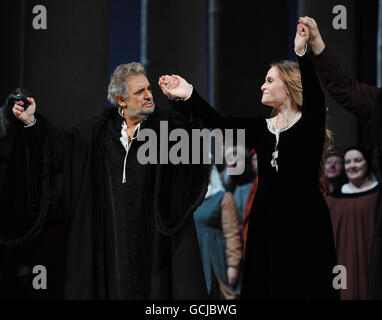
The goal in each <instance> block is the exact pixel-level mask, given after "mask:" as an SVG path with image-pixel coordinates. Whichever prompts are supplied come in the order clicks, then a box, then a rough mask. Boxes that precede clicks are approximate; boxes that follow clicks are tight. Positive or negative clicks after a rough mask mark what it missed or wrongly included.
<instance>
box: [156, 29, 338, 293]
mask: <svg viewBox="0 0 382 320" xmlns="http://www.w3.org/2000/svg"><path fill="white" fill-rule="evenodd" d="M308 37H309V34H308V30H307V28H304V27H302V26H301V25H299V26H298V32H297V34H296V38H295V50H296V53H298V54H302V53H303V52H304V49H305V47H306V42H307V39H308ZM299 65H300V68H299ZM299 65H298V64H296V63H294V62H290V61H281V62H278V63H275V64H272V65H271V68H270V69H269V71H268V73H267V75H266V77H265V83H264V84H263V86H262V87H261V90H262V91H263V97H262V103H263V104H265V105H267V106H270V107H273V108H274V113H273V114H274V116H273V117H272V118H270V119H264V118H262V117H261V116H257V117H246V118H235V117H226V116H223V115H221V114H219V113H217V112H216V111H215V110H214V109H213V108H211V107H210V106H209V105H208V104H207V103H206V102H205V101H204V100H203V99H202V98H201V97H200V96H199V95H198V94H197V93H196V91H195V90H193V89H192V87H191V86H190V85H189V84H188V83H187V82H186V81H185V80H184V79H183V78H181V77H179V76H162V77H161V78H160V79H159V85H160V86H161V88H162V91H163V92H164V93H165V94H166V95H167V96H168V97H169V98H170V99H176V98H180V99H186V101H183V102H179V101H176V100H174V103H176V104H179V103H181V104H183V105H184V107H189V108H190V110H191V112H193V113H194V115H195V116H196V117H199V118H201V119H203V120H204V125H205V126H206V127H209V128H233V129H239V128H243V129H245V130H246V144H247V145H248V147H250V148H254V149H255V150H256V151H257V155H258V176H259V185H258V190H257V193H256V196H255V198H254V201H253V205H252V209H251V215H250V216H251V218H250V221H249V227H248V238H247V244H246V245H247V247H246V251H245V260H244V274H243V281H242V290H241V298H242V299H337V298H338V292H337V291H336V290H335V289H334V288H333V286H332V281H333V277H334V275H333V274H332V270H333V267H334V266H335V265H336V255H335V249H334V240H333V234H332V225H331V221H330V215H329V210H328V207H327V205H326V202H325V199H324V198H323V196H322V194H321V191H320V182H319V172H320V162H321V155H322V152H323V148H324V144H325V122H326V108H325V103H324V95H323V93H322V90H321V88H320V85H319V82H318V80H317V77H316V75H315V72H314V70H313V68H312V66H311V65H310V62H309V60H307V59H306V58H305V57H302V58H299ZM300 70H301V72H300ZM232 93H233V94H240V95H242V94H247V95H248V102H249V103H252V102H251V93H250V92H232ZM232 107H234V106H232Z"/></svg>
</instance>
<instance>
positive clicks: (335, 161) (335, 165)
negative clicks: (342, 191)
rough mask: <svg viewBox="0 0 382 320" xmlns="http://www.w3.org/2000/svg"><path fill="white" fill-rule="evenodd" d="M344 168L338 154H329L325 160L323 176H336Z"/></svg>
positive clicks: (330, 177) (331, 177)
mask: <svg viewBox="0 0 382 320" xmlns="http://www.w3.org/2000/svg"><path fill="white" fill-rule="evenodd" d="M343 168H344V162H343V160H342V158H341V157H339V156H330V157H328V158H327V159H326V162H325V177H326V178H328V179H334V178H337V177H338V176H339V175H340V174H341V172H342V170H343Z"/></svg>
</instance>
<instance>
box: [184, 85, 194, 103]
mask: <svg viewBox="0 0 382 320" xmlns="http://www.w3.org/2000/svg"><path fill="white" fill-rule="evenodd" d="M190 87H191V93H190V95H189V96H188V97H187V98H186V99H183V101H187V100H188V99H190V98H191V96H192V93H193V92H194V87H193V86H192V84H190Z"/></svg>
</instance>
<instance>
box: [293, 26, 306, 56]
mask: <svg viewBox="0 0 382 320" xmlns="http://www.w3.org/2000/svg"><path fill="white" fill-rule="evenodd" d="M308 39H309V28H308V27H307V26H305V25H303V24H301V23H300V24H298V25H297V31H296V37H295V39H294V50H295V52H296V53H297V54H299V55H303V54H304V53H305V48H306V45H307V43H308Z"/></svg>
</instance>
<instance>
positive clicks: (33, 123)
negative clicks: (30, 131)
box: [24, 117, 37, 128]
mask: <svg viewBox="0 0 382 320" xmlns="http://www.w3.org/2000/svg"><path fill="white" fill-rule="evenodd" d="M36 122H37V119H36V117H35V118H34V121H33V122H32V123H31V124H28V125H27V126H24V128H29V127H31V126H34V125H35V124H36Z"/></svg>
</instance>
